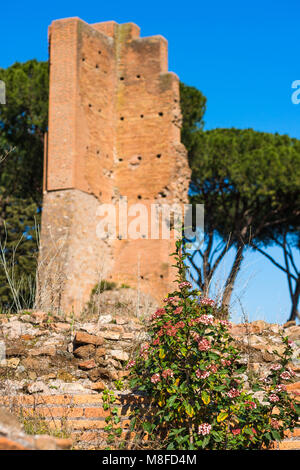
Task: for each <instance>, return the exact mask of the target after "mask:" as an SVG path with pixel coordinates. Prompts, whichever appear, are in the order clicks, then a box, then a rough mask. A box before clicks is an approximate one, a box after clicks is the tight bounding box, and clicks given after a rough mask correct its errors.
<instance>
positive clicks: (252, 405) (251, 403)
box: [245, 401, 257, 410]
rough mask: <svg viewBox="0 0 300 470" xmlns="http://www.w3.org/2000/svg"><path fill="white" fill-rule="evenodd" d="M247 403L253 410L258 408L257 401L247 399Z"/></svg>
mask: <svg viewBox="0 0 300 470" xmlns="http://www.w3.org/2000/svg"><path fill="white" fill-rule="evenodd" d="M245 405H247V406H248V407H249V408H250V409H251V410H255V408H257V406H256V403H254V401H245Z"/></svg>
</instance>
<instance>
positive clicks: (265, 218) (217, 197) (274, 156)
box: [189, 129, 300, 305]
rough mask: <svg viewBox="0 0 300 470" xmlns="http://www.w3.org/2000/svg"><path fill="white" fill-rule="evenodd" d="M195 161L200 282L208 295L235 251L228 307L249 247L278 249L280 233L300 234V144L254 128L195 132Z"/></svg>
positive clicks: (192, 157) (226, 296)
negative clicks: (201, 232)
mask: <svg viewBox="0 0 300 470" xmlns="http://www.w3.org/2000/svg"><path fill="white" fill-rule="evenodd" d="M189 161H190V165H191V169H192V178H191V191H190V200H191V202H192V203H197V204H204V206H205V244H204V245H203V246H202V247H201V249H200V251H199V254H200V257H201V260H198V261H197V262H196V263H195V259H192V260H191V263H192V264H193V266H194V265H196V266H194V267H195V269H196V271H197V273H198V278H197V279H195V280H196V281H197V282H198V285H199V288H200V289H201V290H204V291H207V289H208V286H209V285H211V281H212V278H213V275H214V273H215V271H216V269H217V267H218V266H219V264H220V262H221V260H222V259H223V258H224V256H225V255H226V253H227V252H228V250H229V249H230V248H234V249H235V250H236V255H235V260H234V263H233V265H232V268H231V271H230V273H229V275H228V278H227V280H226V282H225V289H224V295H223V299H222V302H223V304H224V305H228V304H229V300H230V296H231V293H232V290H233V285H234V282H235V279H236V276H237V273H238V271H239V269H240V267H241V263H242V260H243V257H244V255H245V250H246V248H247V247H249V246H250V247H253V246H254V244H255V245H260V244H264V245H266V246H268V245H270V244H273V243H276V244H278V238H279V237H278V234H279V235H280V234H282V233H286V232H294V233H295V232H296V233H299V213H300V141H299V140H297V139H292V138H290V137H288V136H287V135H278V134H269V133H264V132H257V131H254V130H252V129H244V130H241V129H214V130H210V131H205V132H204V131H202V130H199V131H196V132H194V133H193V144H192V146H191V147H190V148H189ZM217 245H218V248H217V249H215V248H216V246H217ZM193 256H194V257H195V256H196V252H194V253H193Z"/></svg>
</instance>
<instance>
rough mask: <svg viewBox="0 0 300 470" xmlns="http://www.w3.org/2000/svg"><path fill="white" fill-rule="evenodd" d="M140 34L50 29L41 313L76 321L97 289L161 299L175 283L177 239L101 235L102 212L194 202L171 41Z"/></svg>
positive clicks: (81, 26) (124, 28) (133, 28)
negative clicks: (72, 315) (103, 284)
mask: <svg viewBox="0 0 300 470" xmlns="http://www.w3.org/2000/svg"><path fill="white" fill-rule="evenodd" d="M139 33H140V30H139V27H138V26H137V25H135V24H133V23H126V24H117V23H115V22H114V21H109V22H104V23H96V24H92V25H89V24H87V23H85V22H84V21H82V20H80V19H79V18H68V19H63V20H57V21H54V22H53V23H52V24H51V26H50V28H49V51H50V99H49V128H48V137H47V139H46V142H45V161H44V196H43V198H44V199H43V213H42V230H41V250H40V261H39V269H38V272H39V276H38V294H37V305H38V306H39V307H42V308H49V304H50V303H51V304H52V305H53V304H54V305H55V306H56V307H58V308H60V309H62V310H66V311H70V310H73V311H74V312H76V313H78V312H80V311H81V310H82V308H83V306H84V305H85V304H86V302H87V301H88V300H89V297H90V292H91V289H92V288H93V287H94V286H95V284H96V283H97V282H98V281H99V280H100V279H105V280H109V281H115V282H117V283H118V284H119V285H120V284H122V283H125V284H128V285H130V287H133V288H138V290H141V292H144V293H145V294H150V295H151V296H153V297H154V298H156V299H160V298H161V297H162V296H164V295H165V294H166V292H167V291H168V290H169V288H170V287H171V285H172V284H171V283H172V281H173V280H174V270H173V269H172V267H171V265H172V260H171V259H170V256H169V255H170V253H171V252H173V251H174V240H173V239H172V238H173V235H172V233H171V237H170V239H169V240H167V239H164V240H162V239H148V238H147V236H146V237H145V238H139V239H136V240H129V239H126V238H124V239H116V240H110V239H106V240H104V239H100V238H98V237H97V235H96V227H97V224H98V223H99V221H100V220H101V217H100V216H99V215H97V214H98V213H99V212H97V210H98V209H99V207H100V206H101V204H105V203H106V204H107V203H109V204H111V203H113V204H115V205H117V204H118V203H119V202H120V201H122V198H123V200H125V199H124V198H127V203H128V206H130V205H131V204H136V203H143V204H144V205H145V206H146V207H148V208H150V204H153V203H156V204H162V203H169V204H173V203H179V204H183V203H186V202H188V201H187V192H188V186H189V177H190V171H189V167H188V162H187V155H186V150H185V148H184V146H183V145H182V144H181V142H180V127H181V113H180V103H179V80H178V77H177V76H176V75H175V74H174V73H172V72H168V57H167V55H168V53H167V41H166V39H165V38H163V37H162V36H151V37H145V38H141V37H140V36H139ZM149 217H150V210H149ZM129 219H130V218H129ZM149 236H150V235H149ZM50 291H51V292H50Z"/></svg>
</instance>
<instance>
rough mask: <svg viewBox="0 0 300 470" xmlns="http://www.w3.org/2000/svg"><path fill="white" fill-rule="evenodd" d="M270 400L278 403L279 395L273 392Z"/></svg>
mask: <svg viewBox="0 0 300 470" xmlns="http://www.w3.org/2000/svg"><path fill="white" fill-rule="evenodd" d="M269 400H270V401H271V402H272V403H276V402H277V401H279V397H278V396H277V395H275V394H274V393H273V394H272V395H270V396H269Z"/></svg>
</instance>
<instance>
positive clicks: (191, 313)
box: [128, 241, 298, 450]
mask: <svg viewBox="0 0 300 470" xmlns="http://www.w3.org/2000/svg"><path fill="white" fill-rule="evenodd" d="M180 244H181V242H180V241H178V242H177V252H176V261H177V263H176V266H177V268H178V273H179V275H178V279H177V282H178V287H177V289H176V290H175V291H174V292H172V293H171V294H169V295H168V297H167V298H166V299H164V302H165V307H164V308H160V309H159V310H157V312H156V313H155V314H154V315H153V316H152V318H151V323H150V327H149V335H150V341H149V342H148V343H145V344H143V345H142V348H141V350H140V352H139V353H138V355H137V357H136V359H135V360H134V361H131V362H130V363H129V364H128V365H129V367H131V386H132V387H134V388H135V389H136V390H139V391H141V392H144V393H145V394H146V396H148V397H149V398H150V400H151V408H149V410H152V412H149V413H148V414H147V413H146V414H145V413H142V412H141V410H140V409H139V408H138V409H136V411H135V414H134V416H133V421H132V422H133V426H132V428H133V429H135V430H136V431H137V432H138V434H139V436H140V438H141V440H140V442H142V438H143V436H144V435H145V433H146V434H148V442H150V443H151V442H152V441H155V442H156V443H157V442H160V445H161V449H168V450H172V449H191V450H194V449H214V450H215V449H217V450H232V449H262V448H268V447H270V446H271V443H272V441H274V440H281V439H283V437H284V431H285V430H287V429H292V428H293V427H294V425H295V424H296V422H297V416H298V413H297V411H296V407H295V406H294V404H293V402H292V400H291V398H290V397H289V396H288V394H287V392H286V390H285V385H284V384H285V383H286V382H288V381H289V380H290V379H291V376H292V372H291V371H290V370H288V369H287V364H288V361H289V358H290V356H291V354H292V350H291V347H290V345H289V343H288V339H287V338H283V342H284V344H285V352H284V354H283V356H282V357H280V356H279V355H278V364H277V365H276V367H273V368H270V373H269V375H268V377H267V378H266V381H265V382H257V383H256V384H254V385H253V389H255V391H259V390H260V391H262V392H263V393H264V394H265V398H264V401H263V402H260V401H258V399H257V398H254V397H253V392H247V391H246V390H245V387H244V381H243V379H242V376H241V375H240V374H241V373H242V372H244V368H243V367H241V366H240V364H239V352H238V350H237V349H236V348H235V347H234V346H233V338H232V337H231V335H230V324H229V323H228V322H227V321H226V320H219V319H216V318H214V317H213V316H212V312H213V306H214V302H213V301H212V300H211V299H207V298H203V297H200V298H199V292H197V291H195V290H191V285H190V283H189V282H186V281H184V279H185V270H186V268H185V266H184V257H183V256H182V255H181V253H180ZM146 445H147V444H145V446H146Z"/></svg>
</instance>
